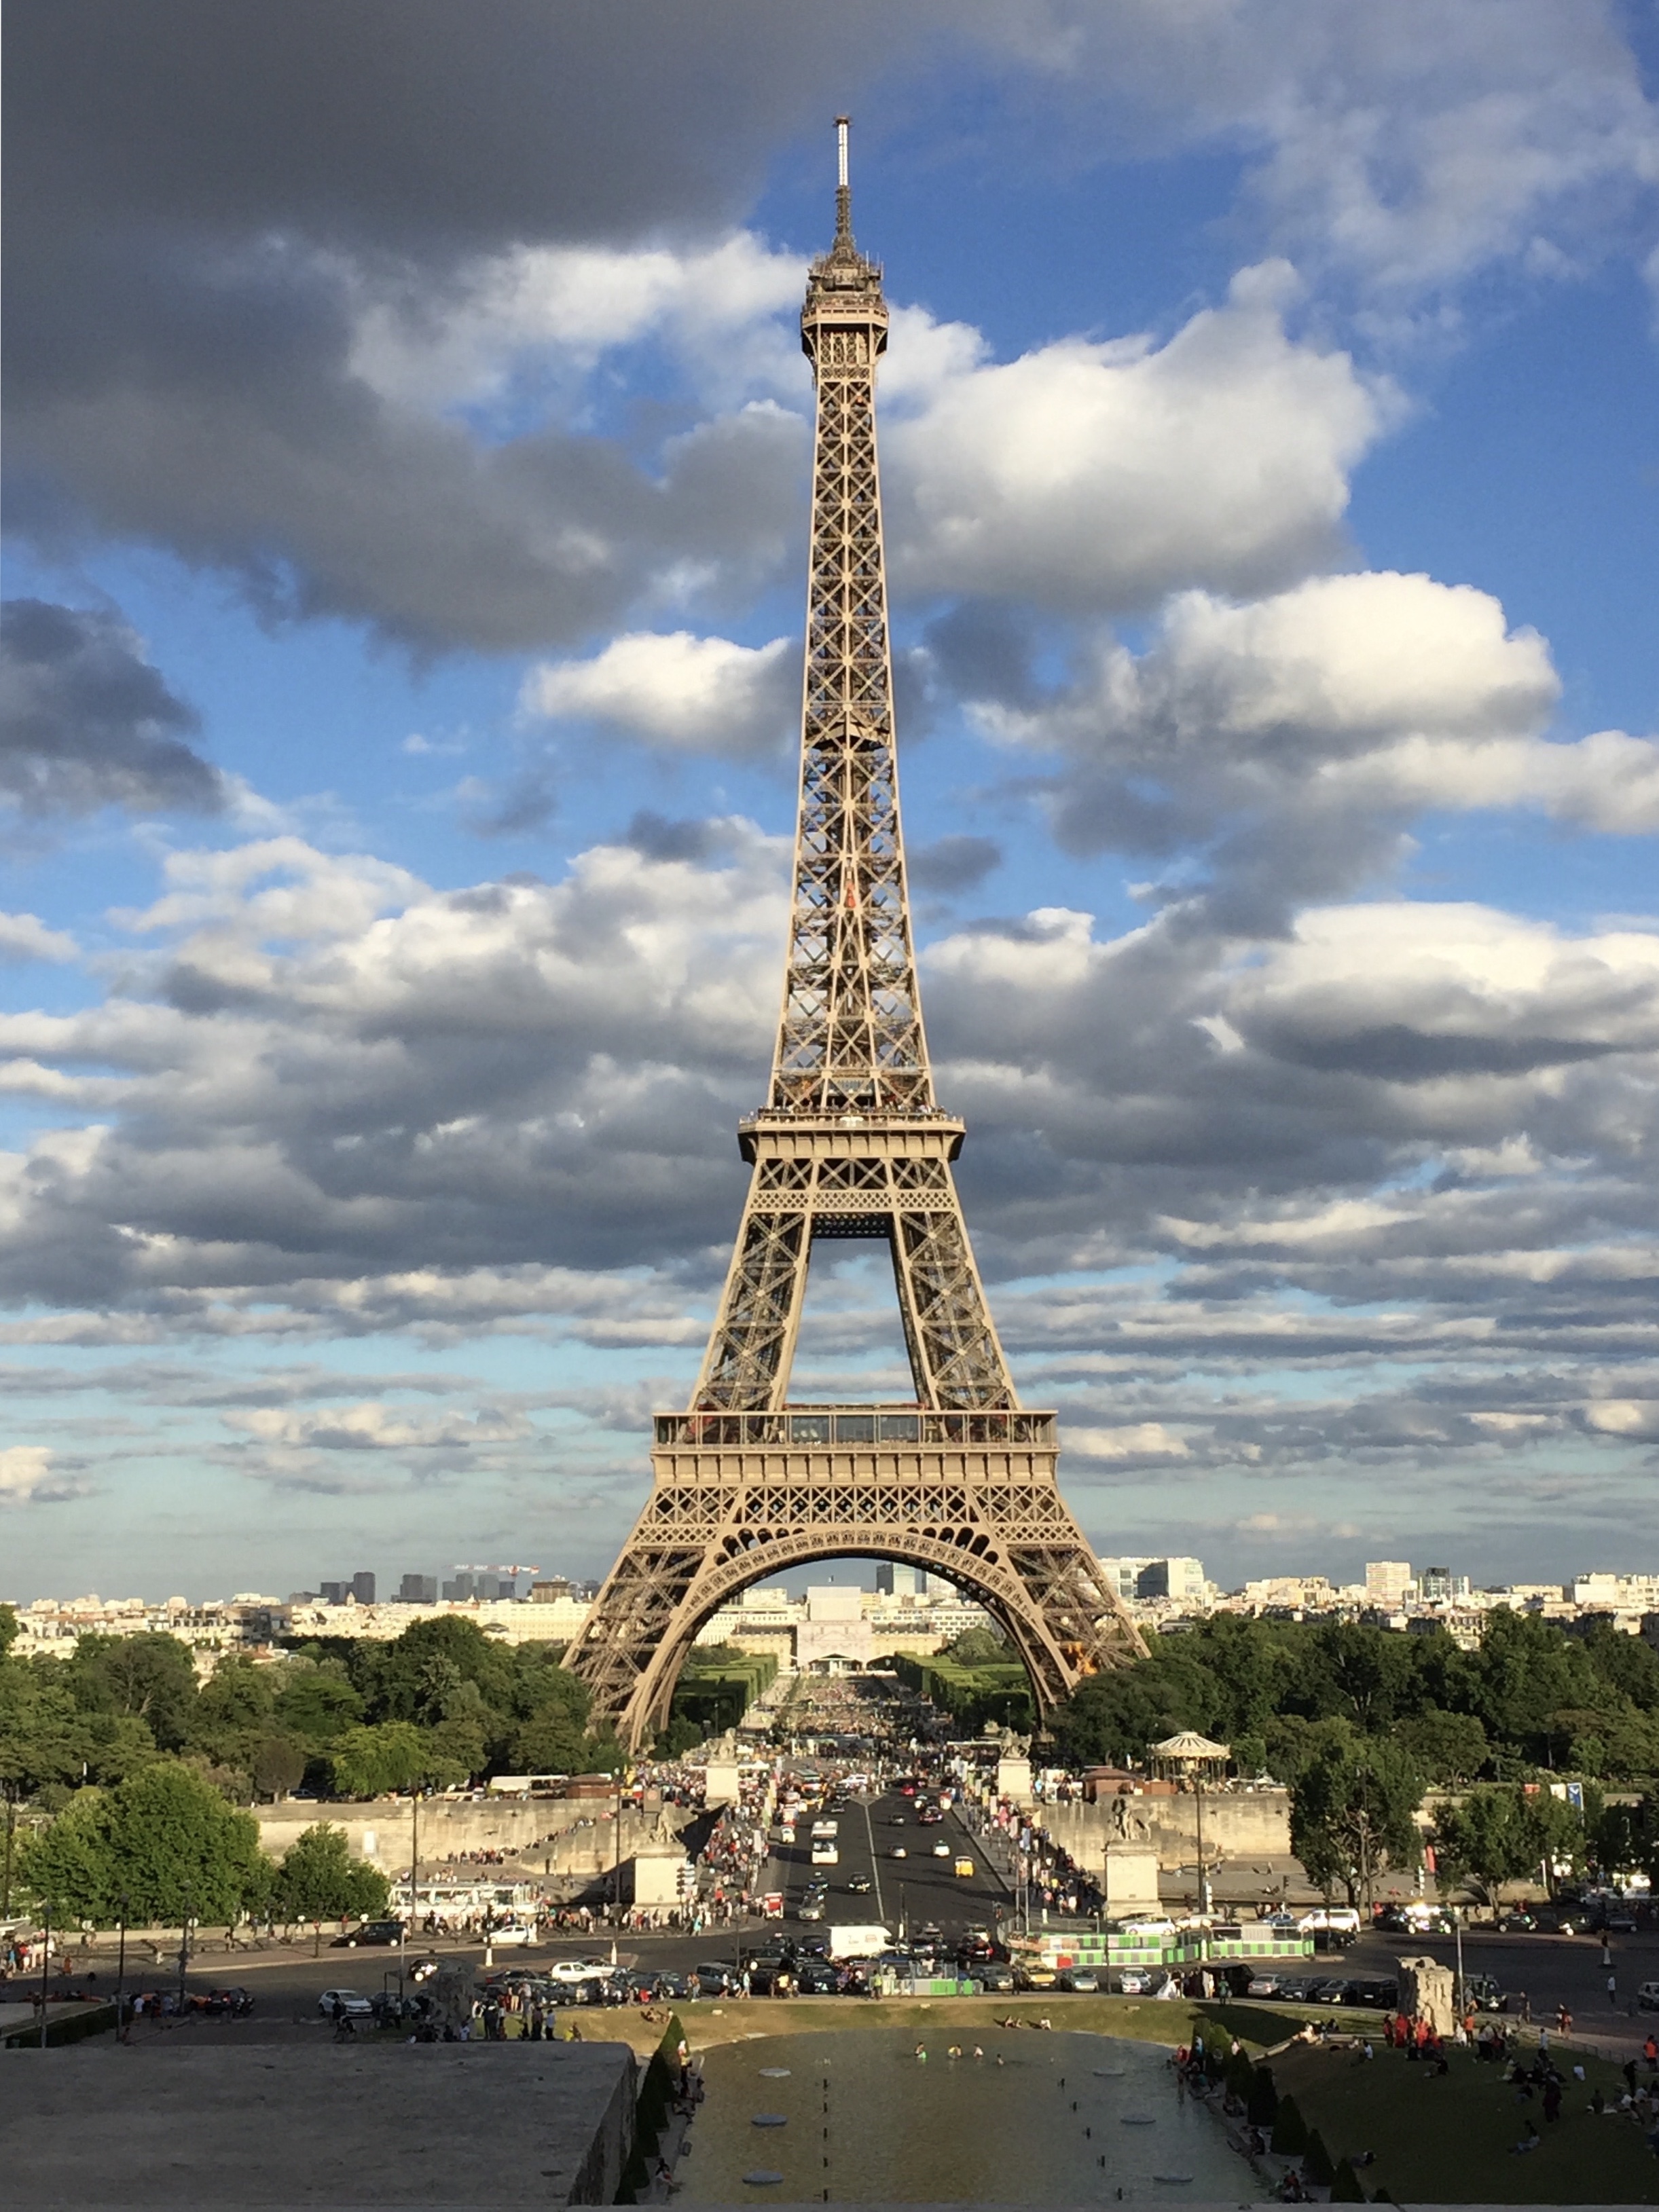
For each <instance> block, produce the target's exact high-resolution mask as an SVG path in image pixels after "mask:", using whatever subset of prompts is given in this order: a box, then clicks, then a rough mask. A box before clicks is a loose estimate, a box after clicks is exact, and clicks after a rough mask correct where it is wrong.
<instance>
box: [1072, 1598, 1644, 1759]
mask: <svg viewBox="0 0 1659 2212" xmlns="http://www.w3.org/2000/svg"><path fill="white" fill-rule="evenodd" d="M1150 1641H1151V1644H1152V1656H1150V1657H1149V1658H1148V1659H1146V1660H1145V1661H1144V1662H1142V1663H1141V1664H1139V1666H1135V1667H1131V1668H1126V1669H1124V1670H1123V1671H1122V1672H1121V1673H1119V1674H1103V1675H1097V1676H1096V1677H1094V1678H1093V1679H1092V1680H1090V1681H1088V1682H1085V1684H1084V1685H1083V1686H1081V1687H1080V1688H1079V1691H1078V1692H1077V1693H1076V1694H1075V1696H1073V1698H1072V1699H1070V1701H1069V1702H1068V1704H1067V1705H1066V1706H1065V1707H1064V1708H1063V1709H1062V1711H1060V1715H1059V1716H1058V1717H1057V1719H1056V1721H1055V1724H1054V1733H1055V1735H1056V1736H1057V1738H1058V1739H1059V1741H1060V1747H1061V1749H1062V1751H1063V1752H1064V1753H1065V1755H1066V1757H1067V1758H1068V1759H1072V1760H1074V1761H1077V1762H1078V1763H1079V1764H1083V1765H1096V1764H1103V1763H1107V1762H1113V1761H1121V1760H1122V1759H1127V1758H1138V1757H1139V1756H1140V1754H1141V1753H1142V1752H1143V1751H1144V1749H1145V1747H1146V1745H1147V1744H1148V1743H1155V1742H1157V1741H1158V1740H1159V1738H1160V1737H1163V1736H1167V1735H1173V1734H1174V1733H1175V1732H1176V1730H1177V1729H1188V1728H1190V1729H1198V1730H1199V1731H1200V1733H1201V1734H1203V1735H1209V1736H1215V1737H1218V1738H1220V1739H1221V1741H1224V1742H1226V1743H1230V1744H1231V1746H1232V1747H1233V1752H1234V1755H1235V1757H1236V1758H1237V1760H1238V1762H1239V1765H1241V1767H1243V1768H1244V1769H1246V1770H1248V1771H1261V1770H1265V1771H1267V1772H1269V1773H1271V1774H1273V1775H1275V1776H1277V1777H1278V1778H1279V1780H1281V1781H1284V1782H1289V1781H1291V1780H1292V1779H1293V1778H1295V1776H1296V1775H1297V1773H1298V1772H1299V1771H1300V1770H1301V1768H1302V1767H1303V1766H1304V1765H1306V1764H1307V1762H1308V1760H1309V1759H1310V1758H1311V1757H1312V1756H1313V1755H1314V1753H1315V1751H1316V1749H1317V1747H1318V1746H1319V1744H1320V1743H1321V1741H1322V1736H1321V1735H1320V1733H1319V1730H1320V1724H1321V1723H1325V1722H1328V1721H1333V1720H1340V1721H1344V1722H1346V1723H1347V1724H1348V1725H1349V1727H1350V1728H1352V1729H1353V1730H1354V1731H1355V1732H1356V1733H1357V1734H1358V1735H1362V1736H1365V1737H1374V1736H1383V1737H1387V1738H1388V1739H1389V1740H1390V1741H1393V1742H1395V1743H1396V1744H1397V1745H1398V1746H1399V1747H1401V1750H1402V1751H1404V1752H1405V1753H1407V1755H1408V1756H1409V1757H1410V1758H1411V1759H1412V1760H1413V1762H1414V1764H1415V1765H1417V1766H1418V1768H1419V1770H1420V1771H1421V1772H1422V1774H1423V1776H1424V1778H1425V1780H1426V1781H1427V1782H1429V1783H1431V1784H1436V1785H1438V1786H1442V1787H1448V1788H1455V1787H1458V1786H1461V1785H1462V1784H1468V1783H1472V1782H1476V1781H1492V1782H1504V1781H1516V1780H1523V1779H1527V1778H1530V1777H1531V1776H1533V1775H1534V1773H1536V1772H1537V1771H1540V1770H1544V1771H1559V1772H1565V1773H1571V1774H1575V1775H1579V1776H1583V1777H1586V1778H1590V1779H1592V1780H1600V1781H1613V1782H1626V1781H1640V1780H1645V1779H1647V1778H1651V1777H1653V1776H1655V1775H1659V1652H1656V1651H1655V1650H1653V1649H1652V1647H1651V1646H1650V1645H1649V1644H1645V1643H1644V1642H1643V1641H1642V1640H1641V1639H1640V1638H1637V1637H1632V1636H1621V1635H1620V1634H1619V1633H1618V1632H1617V1631H1616V1630H1615V1629H1614V1628H1613V1626H1611V1624H1610V1623H1607V1622H1599V1623H1597V1624H1596V1625H1595V1627H1594V1628H1593V1629H1592V1630H1591V1632H1590V1633H1589V1635H1587V1636H1583V1637H1569V1636H1567V1635H1565V1633H1564V1632H1562V1630H1561V1629H1560V1628H1559V1627H1558V1626H1556V1625H1555V1624H1554V1623H1553V1622H1552V1621H1546V1620H1540V1619H1538V1618H1536V1617H1535V1616H1534V1615H1531V1614H1523V1613H1510V1612H1508V1611H1507V1610H1503V1609H1500V1610H1498V1611H1497V1612H1494V1613H1491V1614H1489V1615H1488V1616H1487V1620H1486V1632H1485V1634H1484V1635H1483V1637H1482V1638H1481V1642H1480V1649H1479V1650H1475V1651H1464V1650H1460V1648H1459V1647H1458V1645H1457V1644H1455V1643H1454V1642H1453V1640H1452V1638H1451V1637H1450V1636H1449V1635H1448V1634H1447V1633H1446V1632H1445V1631H1444V1630H1443V1629H1437V1630H1435V1631H1434V1632H1431V1634H1429V1635H1426V1636H1401V1635H1400V1634H1398V1633H1397V1632H1393V1631H1390V1630H1388V1629H1383V1628H1374V1627H1370V1626H1366V1625H1364V1624H1362V1623H1351V1622H1332V1623H1320V1624H1309V1623H1303V1622H1298V1621H1276V1620H1247V1619H1244V1618H1243V1617H1241V1616H1239V1615H1237V1614H1232V1613H1218V1614H1216V1615H1215V1616H1214V1617H1213V1618H1212V1620H1206V1621H1203V1622H1200V1623H1199V1624H1198V1625H1197V1626H1195V1627H1194V1628H1192V1629H1191V1630H1189V1631H1187V1632H1183V1633H1182V1634H1180V1635H1177V1636H1164V1637H1153V1638H1151V1639H1150Z"/></svg>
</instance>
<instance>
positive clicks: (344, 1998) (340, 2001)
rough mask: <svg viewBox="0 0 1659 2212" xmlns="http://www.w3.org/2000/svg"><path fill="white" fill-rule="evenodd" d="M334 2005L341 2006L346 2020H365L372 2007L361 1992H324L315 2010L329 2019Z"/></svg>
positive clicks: (371, 2003) (372, 2009) (371, 2011)
mask: <svg viewBox="0 0 1659 2212" xmlns="http://www.w3.org/2000/svg"><path fill="white" fill-rule="evenodd" d="M336 2005H343V2007H344V2008H345V2014H346V2017H347V2019H348V2020H367V2019H368V2017H369V2015H370V2014H372V2013H373V2011H374V2004H373V2002H371V2000H370V1999H369V1998H368V1997H366V1996H364V1995H363V1993H362V1990H324V1991H323V1994H322V1995H321V1996H319V1998H318V2000H317V2009H318V2011H319V2013H321V2014H323V2015H325V2018H329V2019H331V2018H332V2017H333V2014H334V2008H335V2006H336Z"/></svg>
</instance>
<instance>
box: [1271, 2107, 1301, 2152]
mask: <svg viewBox="0 0 1659 2212" xmlns="http://www.w3.org/2000/svg"><path fill="white" fill-rule="evenodd" d="M1306 2148H1308V2124H1307V2122H1306V2121H1305V2120H1304V2118H1303V2117H1302V2112H1301V2109H1300V2107H1299V2106H1297V2101H1296V2099H1295V2098H1294V2097H1281V2098H1280V2099H1279V2110H1278V2112H1276V2113H1275V2114H1274V2115H1273V2156H1274V2157H1275V2158H1300V2157H1301V2155H1302V2154H1303V2152H1304V2150H1306Z"/></svg>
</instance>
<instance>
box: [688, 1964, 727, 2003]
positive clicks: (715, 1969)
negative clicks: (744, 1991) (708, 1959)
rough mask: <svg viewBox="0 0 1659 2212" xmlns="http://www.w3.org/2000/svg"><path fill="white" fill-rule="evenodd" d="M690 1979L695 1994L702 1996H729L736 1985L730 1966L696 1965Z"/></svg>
mask: <svg viewBox="0 0 1659 2212" xmlns="http://www.w3.org/2000/svg"><path fill="white" fill-rule="evenodd" d="M691 1979H692V1981H693V1983H694V1984H696V1994H697V1996H702V1997H729V1996H732V1995H733V1994H734V1993H735V1991H736V1990H737V1987H738V1978H737V1976H736V1975H735V1974H734V1973H733V1972H732V1969H731V1967H730V1966H697V1967H695V1968H694V1969H693V1971H692V1974H691Z"/></svg>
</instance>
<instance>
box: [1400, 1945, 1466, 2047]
mask: <svg viewBox="0 0 1659 2212" xmlns="http://www.w3.org/2000/svg"><path fill="white" fill-rule="evenodd" d="M1453 1996H1454V1989H1453V1975H1452V1970H1451V1968H1450V1967H1449V1966H1442V1964H1441V1962H1440V1961H1439V1960H1438V1959H1402V1960H1401V1961H1400V2009H1401V2012H1403V2013H1406V2014H1407V2015H1410V2016H1411V2017H1412V2018H1413V2019H1414V2020H1425V2021H1427V2022H1428V2023H1429V2026H1430V2027H1432V2028H1434V2029H1436V2030H1437V2032H1438V2033H1440V2034H1442V2035H1449V2034H1450V2033H1451V2032H1452V2030H1453V2028H1454V2027H1455V2026H1456V2024H1457V2015H1456V2011H1455V2008H1454V2006H1453V2003H1452V1998H1453Z"/></svg>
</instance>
